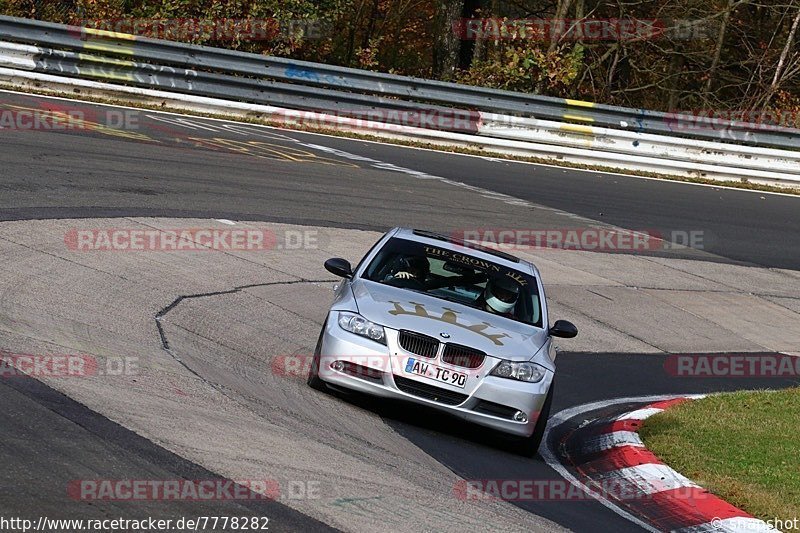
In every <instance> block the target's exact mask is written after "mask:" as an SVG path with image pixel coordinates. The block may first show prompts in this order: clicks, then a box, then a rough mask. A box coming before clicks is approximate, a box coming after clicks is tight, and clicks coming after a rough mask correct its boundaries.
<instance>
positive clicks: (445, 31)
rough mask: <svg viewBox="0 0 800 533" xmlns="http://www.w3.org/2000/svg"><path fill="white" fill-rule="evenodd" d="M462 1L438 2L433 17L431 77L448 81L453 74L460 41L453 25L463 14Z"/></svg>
mask: <svg viewBox="0 0 800 533" xmlns="http://www.w3.org/2000/svg"><path fill="white" fill-rule="evenodd" d="M463 8H464V0H439V1H438V2H437V3H436V16H435V17H434V43H433V76H434V78H438V79H443V80H449V79H451V78H452V77H453V74H455V70H456V65H457V64H458V60H459V48H460V45H461V39H460V38H459V36H458V35H456V32H455V31H453V23H454V22H456V21H457V20H458V18H459V17H460V16H461V13H462V12H463Z"/></svg>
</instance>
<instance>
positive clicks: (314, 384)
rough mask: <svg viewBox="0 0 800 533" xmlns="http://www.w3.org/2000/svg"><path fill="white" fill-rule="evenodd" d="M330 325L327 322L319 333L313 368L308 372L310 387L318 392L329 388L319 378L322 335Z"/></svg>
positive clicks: (312, 361)
mask: <svg viewBox="0 0 800 533" xmlns="http://www.w3.org/2000/svg"><path fill="white" fill-rule="evenodd" d="M327 325H328V321H327V320H326V321H325V323H324V324H322V331H320V332H319V339H317V347H316V348H314V358H313V359H312V360H311V368H310V369H309V371H308V380H306V382H307V383H308V386H309V387H311V388H312V389H317V390H318V391H323V392H324V391H327V390H328V386H327V385H326V384H325V382H324V381H322V380H321V379H320V377H319V365H320V360H321V356H320V354H321V353H322V335H324V334H325V326H327Z"/></svg>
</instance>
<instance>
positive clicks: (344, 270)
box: [325, 257, 353, 279]
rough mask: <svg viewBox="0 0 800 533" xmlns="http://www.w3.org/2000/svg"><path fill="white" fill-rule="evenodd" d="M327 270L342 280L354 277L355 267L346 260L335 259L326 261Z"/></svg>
mask: <svg viewBox="0 0 800 533" xmlns="http://www.w3.org/2000/svg"><path fill="white" fill-rule="evenodd" d="M325 270H327V271H328V272H330V273H331V274H333V275H335V276H339V277H340V278H346V279H350V278H352V277H353V267H351V266H350V262H349V261H347V260H346V259H341V258H339V257H334V258H331V259H328V260H327V261H325Z"/></svg>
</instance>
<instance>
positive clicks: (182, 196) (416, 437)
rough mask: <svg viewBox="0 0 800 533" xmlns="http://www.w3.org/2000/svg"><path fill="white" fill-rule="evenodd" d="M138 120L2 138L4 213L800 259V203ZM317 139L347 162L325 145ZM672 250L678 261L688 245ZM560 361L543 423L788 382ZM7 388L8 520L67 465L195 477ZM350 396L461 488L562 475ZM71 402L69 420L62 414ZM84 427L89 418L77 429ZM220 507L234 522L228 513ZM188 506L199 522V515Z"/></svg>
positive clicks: (122, 435)
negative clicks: (662, 242)
mask: <svg viewBox="0 0 800 533" xmlns="http://www.w3.org/2000/svg"><path fill="white" fill-rule="evenodd" d="M0 104H2V105H3V106H4V107H5V106H8V105H13V106H18V107H17V109H19V108H20V107H25V108H37V109H41V108H42V106H44V107H46V108H48V109H55V110H75V109H80V110H82V111H83V112H85V115H86V117H87V119H89V120H95V121H96V122H98V123H101V124H102V123H103V121H104V120H105V118H104V113H105V111H106V109H107V108H104V107H101V106H94V105H90V104H82V103H76V102H66V101H63V100H55V99H47V100H46V99H41V98H34V97H29V96H22V95H16V94H10V93H0ZM137 117H138V119H137V121H136V123H137V125H136V129H135V130H133V131H134V133H135V134H136V136H137V137H138V138H131V137H130V136H128V137H125V136H120V135H117V134H109V133H108V132H107V131H105V132H103V131H98V129H93V130H91V131H86V130H77V131H76V130H69V131H44V130H43V131H13V130H5V131H0V135H2V139H3V148H2V167H0V173H1V174H2V181H0V220H26V219H47V218H88V217H118V216H165V217H206V218H231V219H250V220H264V221H274V222H290V223H295V224H313V225H321V226H333V227H345V228H361V229H376V230H385V229H387V228H389V227H392V226H394V225H407V226H420V227H426V228H430V229H435V230H445V231H447V230H454V229H459V228H465V227H476V226H478V227H498V228H518V227H545V228H565V227H579V226H581V225H582V224H584V223H585V222H584V221H585V219H589V220H593V221H597V222H600V223H605V224H613V225H618V226H621V227H625V228H629V229H634V230H642V229H656V230H658V231H662V232H669V231H671V230H682V231H683V230H685V231H689V230H701V231H704V232H705V235H706V240H705V246H706V250H705V252H708V254H709V255H708V257H707V259H709V260H714V261H723V262H737V263H738V262H741V263H746V264H754V265H760V266H768V267H779V268H791V269H798V268H800V257H798V254H797V253H796V250H798V249H800V231H798V230H800V209H798V208H797V206H798V201H800V199H798V198H791V197H785V196H780V195H769V194H759V193H753V192H746V191H734V190H727V189H720V188H715V187H698V186H692V185H686V184H679V183H671V182H662V181H655V180H642V179H636V178H628V177H623V176H617V175H606V174H599V173H586V172H578V171H572V170H564V169H561V168H555V167H546V166H535V165H526V164H517V163H507V162H497V161H489V160H485V159H481V158H475V157H465V156H458V155H450V154H442V153H437V152H429V151H420V150H411V149H408V148H401V147H392V146H387V145H379V144H374V143H365V142H361V141H353V140H345V139H338V138H333V137H325V136H318V135H310V134H304V133H300V132H287V131H281V130H266V129H261V128H255V127H252V126H247V127H238V126H237V127H236V128H234V129H228V130H225V129H224V128H223V131H220V128H221V126H220V123H217V122H214V121H207V120H203V119H188V120H189V121H188V122H186V123H184V124H176V123H174V119H172V118H169V117H165V116H160V117H161V119H160V120H159V119H155V118H153V117H159V115H157V114H156V113H150V112H144V113H138V114H137ZM186 124H191V126H186ZM100 129H102V128H100ZM298 141H300V144H298ZM243 143H244V144H243ZM312 145H314V146H324V147H328V148H332V149H335V150H340V151H341V152H331V151H328V152H326V151H324V150H318V149H316V148H314V147H313V146H312ZM354 155H355V156H357V157H353V156H354ZM358 156H360V157H361V158H360V159H359V157H358ZM364 158H369V160H365V159H364ZM372 160H375V161H378V162H381V163H383V167H381V166H380V165H376V163H375V162H373V161H372ZM386 163H388V164H391V165H396V166H397V167H402V168H404V169H410V170H412V171H418V172H421V173H424V174H425V175H423V176H419V177H420V178H421V179H420V181H418V182H409V180H408V175H407V174H408V173H407V172H405V174H406V175H403V174H404V172H401V171H398V170H397V168H390V167H389V166H388V165H386ZM429 176H439V177H444V178H447V179H451V180H455V181H458V182H463V183H466V184H468V185H473V186H477V187H480V188H482V189H486V190H488V191H495V192H498V193H503V194H508V195H511V196H514V197H516V198H522V199H525V200H530V201H531V202H534V203H536V204H538V205H540V206H545V208H541V207H536V208H530V209H528V211H527V213H528V215H529V216H528V218H527V219H525V220H520V219H519V218H514V217H512V216H508V215H506V214H505V213H503V212H497V210H496V202H486V201H485V199H486V198H487V196H486V195H484V194H483V193H481V192H478V191H476V190H474V189H463V190H454V193H453V194H452V195H446V196H442V195H436V196H433V195H431V194H430V193H429V190H428V189H426V188H425V185H426V182H425V180H428V179H430V178H429ZM416 185H419V186H416ZM490 196H491V195H490ZM762 196H763V198H762ZM548 208H549V209H548ZM669 254H670V255H673V256H675V257H681V256H682V255H683V254H684V252H683V251H671V252H669ZM559 357H560V359H559V374H558V378H557V393H556V396H555V401H554V406H553V409H554V412H557V411H559V410H562V409H564V408H567V407H570V406H574V405H578V404H582V403H586V402H591V401H596V400H602V399H607V398H616V397H629V396H639V395H653V394H662V393H663V394H673V393H674V394H687V393H702V392H712V391H721V390H735V389H745V388H762V387H763V388H775V387H783V386H789V385H791V384H792V382H791V381H788V380H776V379H761V380H758V379H741V380H724V379H714V380H712V379H704V380H697V379H687V380H680V379H665V373H664V372H663V364H664V357H665V356H658V355H648V356H637V355H620V354H595V355H592V356H584V355H570V354H568V353H566V354H562V355H560V356H559ZM634 368H635V369H636V371H635V372H634V371H633V369H634ZM598 376H602V377H601V378H599V379H598ZM0 395H2V397H3V401H2V405H3V414H2V415H0V425H1V426H2V434H3V435H9V434H12V433H13V434H15V435H20V438H19V439H18V440H12V443H11V444H8V443H6V444H5V445H4V446H2V447H0V451H1V452H2V456H0V457H2V459H3V461H4V464H15V465H18V466H16V467H14V468H11V469H4V474H3V475H2V476H0V483H1V484H2V486H3V487H4V488H5V489H6V490H4V491H3V492H2V493H0V494H5V496H2V497H0V504H3V505H2V507H3V509H4V511H17V512H18V513H20V514H21V513H31V514H33V511H35V512H36V513H35V514H41V513H42V512H43V511H44V512H47V511H48V506H49V507H51V508H52V509H54V510H57V509H58V508H59V506H60V505H61V502H60V500H59V499H51V500H48V499H47V498H46V497H41V496H40V494H39V492H42V493H46V491H47V488H46V487H45V486H44V485H45V484H44V483H43V484H42V485H41V486H39V487H38V489H39V491H36V490H33V491H31V494H29V496H30V498H29V499H24V498H22V497H19V495H18V497H17V498H16V499H8V500H3V498H10V497H9V496H8V494H11V492H13V491H11V492H10V491H9V490H8V489H14V490H16V489H17V487H18V486H19V484H20V479H21V477H22V475H23V474H22V472H25V475H26V477H28V479H32V480H47V479H51V476H53V475H55V476H61V477H62V478H64V479H66V478H67V477H68V476H69V475H72V472H73V471H77V470H75V468H76V467H75V465H76V464H77V462H78V461H80V462H81V463H87V464H91V465H93V467H94V468H96V469H98V470H103V475H104V476H105V477H111V478H113V477H114V476H113V475H112V474H113V473H114V472H125V474H124V475H126V476H129V477H134V478H135V477H136V475H135V473H136V472H137V470H136V468H143V469H144V470H146V471H147V472H149V475H150V476H151V477H152V476H153V473H152V472H153V471H156V472H159V471H160V472H172V474H173V475H180V476H185V477H187V478H188V477H190V476H192V475H194V477H197V472H200V471H202V469H200V467H197V466H196V465H191V464H189V463H187V462H185V461H183V462H182V460H181V459H180V458H179V457H177V456H173V455H171V454H169V452H166V451H164V450H162V449H160V448H158V447H157V446H155V445H151V444H149V443H147V442H142V441H143V439H141V438H140V437H137V436H136V435H133V434H128V433H126V432H125V430H124V428H121V427H118V426H117V427H112V425H113V423H111V422H108V421H103V420H102V417H99V415H97V414H95V413H91V412H87V411H88V410H85V408H83V409H84V411H83V412H81V411H80V409H81V407H80V406H78V405H72V404H70V401H69V400H68V399H66V398H63V397H58V396H57V393H54V392H53V391H51V390H49V389H47V388H46V387H44V386H43V385H40V384H39V385H37V384H36V383H22V384H20V383H14V384H12V383H9V384H0ZM344 400H346V401H351V402H353V403H355V404H356V405H360V406H361V407H362V408H364V409H369V410H372V411H375V412H377V413H379V414H380V415H381V416H382V417H383V420H384V421H385V422H386V423H387V424H389V425H390V426H391V427H393V428H394V429H395V430H396V431H397V432H398V433H400V434H401V435H402V436H404V437H405V438H407V439H409V440H410V441H411V442H413V443H415V444H416V445H418V446H419V447H420V448H421V449H422V450H424V451H425V452H426V453H428V454H429V455H431V456H432V457H433V458H435V459H436V460H438V461H439V462H441V463H442V464H444V465H446V466H448V467H449V468H450V469H452V470H453V471H454V472H455V473H456V474H458V475H460V476H462V477H464V478H467V479H501V478H510V479H520V478H525V479H558V475H557V474H556V473H555V472H554V471H553V470H552V469H550V468H549V467H548V466H547V465H546V464H545V463H544V462H543V461H542V460H541V459H540V458H538V457H537V458H535V459H533V460H531V459H523V458H521V457H518V456H514V455H512V454H510V453H506V452H504V451H503V450H502V449H497V448H496V447H494V446H490V444H494V438H495V436H492V435H490V434H487V433H484V432H482V431H479V430H477V429H476V428H472V427H463V426H462V425H460V424H458V423H457V422H455V421H452V420H451V419H448V418H447V417H442V416H439V415H435V414H433V413H429V414H428V415H426V416H420V413H419V412H418V411H416V410H414V411H411V410H409V409H407V408H404V407H403V406H400V405H396V404H392V403H375V402H374V401H367V400H365V399H364V398H361V397H359V396H357V395H352V396H348V397H347V398H344ZM64 406H67V407H64ZM65 409H66V410H67V411H70V412H71V413H72V414H71V415H70V416H65V414H64V412H65ZM76 413H77V414H76ZM24 414H28V415H30V416H32V417H35V420H36V421H37V423H36V424H23V420H22V418H21V417H22V416H23V415H24ZM86 420H92V421H94V425H91V424H89V425H87V422H85V421H86ZM65 421H67V422H71V423H73V426H71V427H69V428H63V431H64V432H69V431H71V432H73V433H72V434H71V435H74V439H75V440H74V441H73V440H71V439H63V440H61V441H55V442H53V443H52V449H53V450H54V452H53V453H48V454H38V453H34V452H33V451H32V450H33V448H34V447H35V446H36V443H38V442H40V441H47V440H48V435H47V433H48V429H47V428H48V427H52V426H51V424H56V423H65ZM82 421H83V422H82ZM109 424H112V425H109ZM87 428H88V429H87ZM64 434H65V435H70V433H64ZM4 438H5V437H4ZM109 440H110V441H112V442H111V444H109V442H108V441H109ZM70 443H82V444H81V445H80V447H79V449H87V448H92V449H98V447H100V449H102V447H103V446H109V445H114V446H118V447H120V448H121V449H123V450H125V453H124V454H123V458H122V459H119V460H118V462H119V464H112V463H115V462H117V460H116V459H114V460H113V461H112V460H111V459H109V455H108V454H107V453H106V454H104V453H101V452H97V453H96V454H95V455H94V456H89V457H85V456H84V457H82V458H80V459H78V458H77V454H76V453H73V451H74V449H73V448H71V447H70V446H71V444H70ZM125 461H129V463H130V464H126V463H125ZM115 469H116V470H115ZM131 472H132V473H131ZM81 475H84V476H85V475H86V474H85V472H81ZM75 477H77V475H76V476H75ZM118 477H123V475H120V476H118ZM165 477H166V476H165ZM47 501H50V502H51V503H49V504H48V503H45V502H47ZM515 504H516V505H519V506H520V507H522V508H524V509H526V510H528V511H531V512H533V513H535V514H538V515H541V516H543V517H546V518H548V519H551V520H553V521H554V522H557V523H558V524H561V525H562V526H565V527H567V528H570V529H573V530H575V531H595V530H598V529H601V530H614V531H634V530H639V528H638V527H637V526H635V525H634V524H632V523H630V522H628V521H626V520H624V519H622V518H621V517H619V516H617V515H616V514H614V513H613V512H612V511H610V510H608V509H607V508H605V507H603V506H601V505H599V504H598V503H596V502H591V501H586V502H518V503H515ZM98 510H99V511H98ZM111 510H119V509H118V508H117V507H115V506H110V504H109V507H105V506H104V505H103V504H99V505H98V506H96V507H95V508H94V510H93V511H92V512H100V513H101V514H102V513H107V512H110V511H111ZM215 510H217V511H220V513H217V514H221V512H222V511H225V512H227V513H228V514H232V511H235V510H238V509H228V508H226V509H215ZM251 510H252V509H251ZM256 510H257V511H261V509H256ZM168 511H169V513H174V514H186V513H185V512H181V511H185V509H175V508H170V509H169V510H168ZM191 511H192V512H194V511H206V512H207V514H208V511H209V510H208V509H191ZM267 511H268V514H269V515H270V516H280V517H285V520H284V524H287V525H290V526H291V525H296V526H298V527H297V528H298V529H302V530H310V529H314V528H319V529H320V530H321V529H323V528H324V527H325V526H324V525H322V524H319V523H317V522H314V521H312V520H311V519H308V518H306V517H303V516H297V513H294V512H293V511H291V510H290V509H288V508H286V507H283V506H281V505H280V504H271V507H270V508H269V509H267ZM165 512H166V511H165ZM200 514H201V513H200ZM252 514H257V513H252ZM304 520H305V521H307V522H304ZM290 529H291V528H290Z"/></svg>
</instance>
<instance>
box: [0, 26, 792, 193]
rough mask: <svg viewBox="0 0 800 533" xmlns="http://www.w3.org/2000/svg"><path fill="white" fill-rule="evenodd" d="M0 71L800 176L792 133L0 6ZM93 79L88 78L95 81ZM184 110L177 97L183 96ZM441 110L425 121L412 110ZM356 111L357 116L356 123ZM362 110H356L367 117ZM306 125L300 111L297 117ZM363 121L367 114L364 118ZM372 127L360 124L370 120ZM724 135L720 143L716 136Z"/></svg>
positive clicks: (492, 146)
mask: <svg viewBox="0 0 800 533" xmlns="http://www.w3.org/2000/svg"><path fill="white" fill-rule="evenodd" d="M0 78H2V79H7V80H9V79H10V80H15V81H19V80H24V81H25V83H31V82H33V83H34V85H35V84H39V83H44V84H50V85H52V86H65V85H66V86H67V87H70V86H75V87H77V86H82V87H85V88H86V87H91V88H92V90H98V91H99V94H114V95H116V94H131V93H136V92H137V91H138V92H139V93H148V94H150V95H152V96H157V97H158V98H159V99H161V98H164V99H165V100H170V101H172V102H177V103H178V104H179V105H183V104H188V105H189V108H192V109H200V110H201V111H204V110H206V109H208V108H209V107H210V108H213V109H215V110H218V109H222V110H224V111H225V112H230V111H236V112H241V111H242V110H243V109H248V112H256V113H261V114H263V115H266V116H271V117H273V118H274V117H276V116H277V117H278V118H279V119H285V121H286V122H291V117H294V116H295V115H296V113H297V112H298V110H300V111H306V112H307V111H311V112H312V114H313V115H314V118H313V120H312V122H323V123H334V124H336V125H337V126H345V127H346V128H347V129H351V130H352V131H366V132H368V133H372V132H373V131H375V130H385V129H386V128H381V127H376V124H378V123H380V124H383V125H386V124H395V125H397V126H398V127H397V128H394V129H393V131H391V132H388V133H387V132H386V131H380V134H381V135H384V136H394V137H403V138H411V139H414V140H419V139H422V140H425V141H430V142H435V143H443V144H450V145H453V144H456V145H460V146H470V147H479V148H482V149H486V150H492V151H496V152H499V153H509V154H516V155H534V156H539V157H542V156H544V157H545V158H548V159H550V160H569V161H572V162H578V163H582V164H588V165H602V166H607V167H616V168H627V169H633V170H639V171H652V172H661V173H669V174H682V175H692V176H701V177H714V178H718V179H747V180H749V179H753V180H761V181H769V182H795V183H796V182H800V130H792V129H788V128H774V129H772V128H770V129H762V128H760V127H753V128H752V129H749V128H748V127H747V125H745V124H742V123H727V124H720V122H719V121H716V120H713V121H712V120H708V119H707V120H706V121H705V122H704V121H703V119H699V120H698V119H697V117H690V118H689V121H688V122H683V121H681V117H679V116H673V115H670V114H665V113H657V112H653V111H647V110H635V109H627V108H621V107H612V106H605V105H595V104H591V103H588V102H578V101H573V100H566V99H560V98H550V97H542V96H537V95H530V94H522V93H514V92H509V91H496V90H492V89H486V88H481V87H473V86H466V85H458V84H453V83H444V82H438V81H431V80H421V79H417V78H410V77H404V76H396V75H389V74H380V73H375V72H369V71H362V70H356V69H348V68H339V67H332V66H329V65H321V64H316V63H308V62H299V61H294V60H289V59H283V58H275V57H266V56H261V55H257V54H248V53H243V52H236V51H230V50H222V49H216V48H209V47H201V46H194V45H188V44H183V43H175V42H171V41H160V40H154V39H148V38H144V37H139V36H132V35H126V34H118V33H110V32H106V31H99V30H92V29H87V28H78V27H72V26H65V25H60V24H52V23H46V22H40V21H34V20H28V19H18V18H11V17H2V16H0ZM95 80H96V81H95ZM184 107H185V106H184ZM415 115H416V116H417V119H419V117H421V116H422V115H425V116H431V115H433V116H437V115H438V116H439V117H445V118H446V120H439V121H436V120H434V121H433V122H431V123H427V124H426V123H425V122H424V121H422V120H419V122H420V124H421V126H422V127H414V126H413V124H412V125H411V126H409V118H410V117H411V118H412V122H413V117H414V116H415ZM353 119H356V120H353ZM365 119H366V120H365ZM298 122H300V123H303V120H302V117H301V118H300V120H299V121H298ZM365 122H366V125H365ZM370 124H371V125H370ZM720 141H725V142H720Z"/></svg>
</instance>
